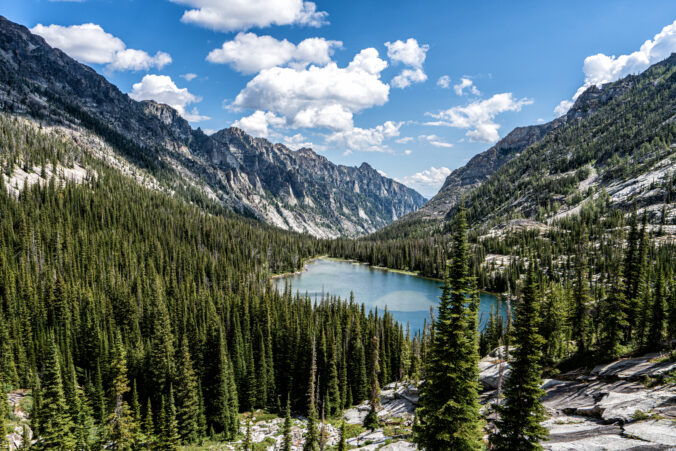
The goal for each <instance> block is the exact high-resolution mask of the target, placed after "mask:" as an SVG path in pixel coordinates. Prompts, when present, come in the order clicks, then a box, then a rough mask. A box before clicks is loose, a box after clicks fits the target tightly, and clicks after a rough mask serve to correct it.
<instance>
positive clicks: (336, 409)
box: [326, 341, 343, 417]
mask: <svg viewBox="0 0 676 451" xmlns="http://www.w3.org/2000/svg"><path fill="white" fill-rule="evenodd" d="M337 358H338V350H337V348H336V343H335V341H334V343H333V346H332V350H331V359H330V360H329V371H328V379H329V380H328V393H327V396H326V398H327V399H326V405H327V413H328V415H329V417H333V416H336V415H338V414H339V413H340V412H341V410H342V408H343V406H342V401H341V395H340V382H339V380H338V364H337Z"/></svg>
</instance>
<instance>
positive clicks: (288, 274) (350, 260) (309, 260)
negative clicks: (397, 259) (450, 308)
mask: <svg viewBox="0 0 676 451" xmlns="http://www.w3.org/2000/svg"><path fill="white" fill-rule="evenodd" d="M317 260H329V261H336V262H346V263H352V264H355V265H365V266H369V267H371V268H373V269H378V270H380V271H387V272H393V273H396V274H404V275H407V276H412V277H419V278H421V279H426V280H432V281H435V282H439V283H443V282H444V281H443V279H438V278H436V277H429V276H423V275H421V274H420V273H419V272H417V271H407V270H404V269H395V268H388V267H387V266H378V265H371V264H370V263H367V262H362V261H359V260H356V259H354V258H341V257H331V256H329V255H317V256H315V257H310V258H307V259H305V260H304V261H303V266H302V268H301V269H299V270H298V271H293V272H285V273H281V274H274V275H272V276H270V280H273V279H281V278H284V277H291V276H297V275H299V274H302V273H303V272H305V271H307V269H306V265H308V264H309V263H313V262H315V261H317ZM479 292H480V293H485V294H490V295H491V296H495V297H496V298H498V299H501V298H502V297H503V294H502V293H493V292H492V291H486V290H479Z"/></svg>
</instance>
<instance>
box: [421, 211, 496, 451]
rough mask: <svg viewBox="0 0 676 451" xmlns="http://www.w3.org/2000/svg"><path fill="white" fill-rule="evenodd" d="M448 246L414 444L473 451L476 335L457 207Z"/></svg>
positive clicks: (477, 426)
mask: <svg viewBox="0 0 676 451" xmlns="http://www.w3.org/2000/svg"><path fill="white" fill-rule="evenodd" d="M453 226H454V230H453V250H452V257H451V262H450V266H449V269H448V274H447V276H446V278H445V280H444V286H443V290H442V295H441V303H440V305H439V314H438V318H437V319H436V320H435V321H434V332H433V336H432V341H431V344H430V349H429V355H428V361H427V364H426V367H425V379H426V380H425V382H424V384H423V385H422V388H421V394H420V395H421V396H420V404H419V408H418V411H417V413H416V417H417V418H418V420H419V424H418V425H417V426H416V427H415V428H414V432H415V437H416V441H417V442H418V444H419V445H420V446H421V447H422V448H424V449H429V450H441V449H448V450H450V449H453V450H459V451H465V450H468V451H469V450H478V449H481V447H482V443H483V442H482V425H483V422H482V420H481V416H480V414H479V407H480V406H479V397H478V390H479V386H478V384H479V383H478V379H477V373H478V371H477V365H478V359H479V355H478V340H477V339H476V331H475V330H473V329H472V328H473V327H476V322H475V321H474V320H473V318H474V316H473V315H474V313H473V312H472V310H473V309H472V308H471V307H468V306H467V305H466V304H467V303H468V302H470V298H471V296H472V291H473V285H474V284H473V281H472V280H471V278H470V274H469V251H468V244H467V222H466V219H465V211H464V208H463V207H461V208H460V210H459V211H458V213H457V215H456V218H455V221H454V224H453Z"/></svg>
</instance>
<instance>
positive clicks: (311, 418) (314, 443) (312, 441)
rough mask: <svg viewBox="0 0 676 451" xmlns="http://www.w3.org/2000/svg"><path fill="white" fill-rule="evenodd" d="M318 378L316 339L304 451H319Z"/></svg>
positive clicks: (313, 342) (311, 367)
mask: <svg viewBox="0 0 676 451" xmlns="http://www.w3.org/2000/svg"><path fill="white" fill-rule="evenodd" d="M316 378H317V348H316V344H315V338H314V337H313V338H312V355H311V363H310V383H309V384H308V393H307V396H308V408H307V409H308V414H307V433H306V434H305V443H304V444H303V451H317V449H318V448H319V436H318V433H317V406H316V402H315V379H316Z"/></svg>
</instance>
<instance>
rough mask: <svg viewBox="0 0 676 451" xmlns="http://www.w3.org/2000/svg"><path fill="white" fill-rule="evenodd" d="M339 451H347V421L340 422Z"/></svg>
mask: <svg viewBox="0 0 676 451" xmlns="http://www.w3.org/2000/svg"><path fill="white" fill-rule="evenodd" d="M338 451H347V443H346V440H345V420H344V419H343V420H342V421H341V422H340V441H339V442H338Z"/></svg>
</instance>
